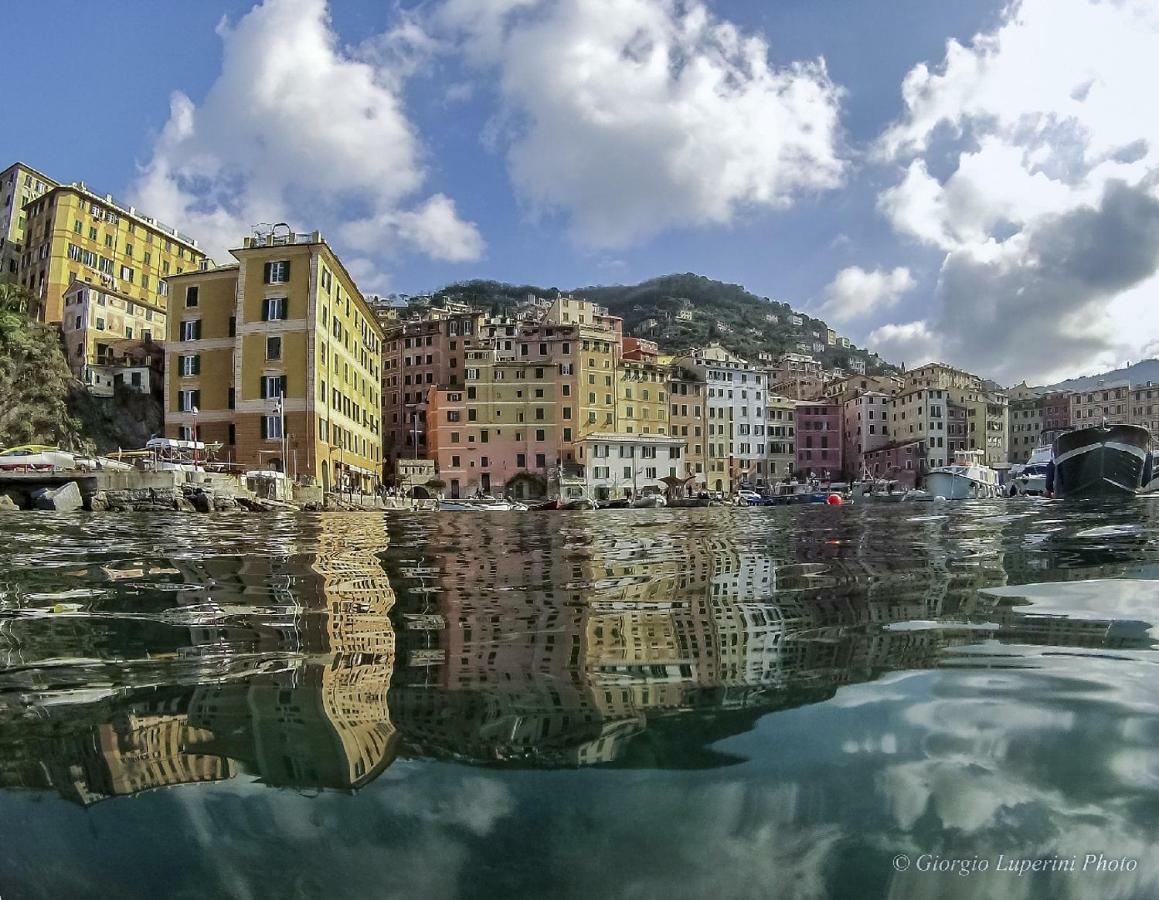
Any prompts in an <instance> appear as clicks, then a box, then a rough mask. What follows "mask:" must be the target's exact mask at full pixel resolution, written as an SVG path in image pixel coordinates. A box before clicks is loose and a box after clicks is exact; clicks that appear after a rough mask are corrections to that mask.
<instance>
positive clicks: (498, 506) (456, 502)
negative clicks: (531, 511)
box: [439, 497, 526, 512]
mask: <svg viewBox="0 0 1159 900" xmlns="http://www.w3.org/2000/svg"><path fill="white" fill-rule="evenodd" d="M515 508H516V506H515V504H513V503H511V502H510V501H508V500H500V499H498V498H497V497H464V498H461V499H452V500H440V501H439V512H492V511H500V512H504V511H507V510H511V509H515ZM524 508H526V507H524Z"/></svg>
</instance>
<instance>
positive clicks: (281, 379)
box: [262, 375, 286, 400]
mask: <svg viewBox="0 0 1159 900" xmlns="http://www.w3.org/2000/svg"><path fill="white" fill-rule="evenodd" d="M284 396H286V376H285V375H263V376H262V399H263V400H269V399H270V398H272V397H284Z"/></svg>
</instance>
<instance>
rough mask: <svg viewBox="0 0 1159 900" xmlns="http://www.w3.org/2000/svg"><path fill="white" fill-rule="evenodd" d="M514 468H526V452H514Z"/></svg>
mask: <svg viewBox="0 0 1159 900" xmlns="http://www.w3.org/2000/svg"><path fill="white" fill-rule="evenodd" d="M515 468H517V469H526V468H527V454H526V453H516V454H515Z"/></svg>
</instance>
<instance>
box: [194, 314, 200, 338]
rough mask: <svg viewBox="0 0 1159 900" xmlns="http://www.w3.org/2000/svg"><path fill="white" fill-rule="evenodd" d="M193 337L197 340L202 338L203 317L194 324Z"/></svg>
mask: <svg viewBox="0 0 1159 900" xmlns="http://www.w3.org/2000/svg"><path fill="white" fill-rule="evenodd" d="M193 339H194V340H195V341H200V340H201V319H198V320H197V321H196V322H195V323H194V325H193Z"/></svg>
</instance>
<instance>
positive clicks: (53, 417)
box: [0, 284, 91, 450]
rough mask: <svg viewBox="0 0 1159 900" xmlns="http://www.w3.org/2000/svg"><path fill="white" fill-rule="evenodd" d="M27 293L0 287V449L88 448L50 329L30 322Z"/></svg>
mask: <svg viewBox="0 0 1159 900" xmlns="http://www.w3.org/2000/svg"><path fill="white" fill-rule="evenodd" d="M34 303H35V298H34V297H33V295H32V294H31V293H30V292H29V291H28V290H27V289H26V288H23V287H21V286H20V285H11V284H5V285H0V447H11V446H14V445H19V444H55V445H59V446H62V447H66V448H69V449H74V450H88V449H90V447H91V444H90V442H89V441H88V440H87V439H86V438H85V437H84V435H83V434H82V431H81V426H80V424H79V423H78V422H77V420H76V419H75V418H74V417H73V415H72V413H71V412H70V408H69V398H70V395H71V394H72V392H73V391H74V390H75V389H76V382H75V379H74V378H73V376H72V373H71V372H70V371H69V368H68V363H67V362H66V361H65V358H64V354H63V353H61V349H60V338H59V337H58V333H57V331H56V329H55V328H50V327H49V326H46V325H41V324H38V323H36V322H30V321H29V320H28V317H27V311H28V310H29V309H30V308H31V306H32V304H34Z"/></svg>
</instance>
